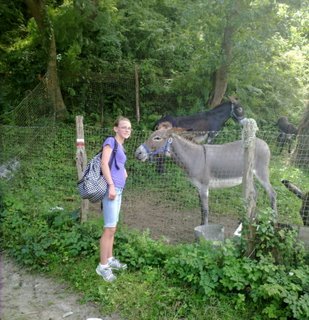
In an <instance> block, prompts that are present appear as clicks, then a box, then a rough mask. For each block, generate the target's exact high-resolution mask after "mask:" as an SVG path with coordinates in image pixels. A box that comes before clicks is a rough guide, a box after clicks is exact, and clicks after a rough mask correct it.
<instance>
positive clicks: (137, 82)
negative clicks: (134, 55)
mask: <svg viewBox="0 0 309 320" xmlns="http://www.w3.org/2000/svg"><path fill="white" fill-rule="evenodd" d="M135 112H136V121H137V123H139V122H140V120H141V115H140V106H139V77H138V65H137V64H136V65H135Z"/></svg>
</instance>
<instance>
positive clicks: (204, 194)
mask: <svg viewBox="0 0 309 320" xmlns="http://www.w3.org/2000/svg"><path fill="white" fill-rule="evenodd" d="M199 195H200V203H201V215H202V216H201V225H207V224H208V211H209V209H208V189H204V190H200V192H199Z"/></svg>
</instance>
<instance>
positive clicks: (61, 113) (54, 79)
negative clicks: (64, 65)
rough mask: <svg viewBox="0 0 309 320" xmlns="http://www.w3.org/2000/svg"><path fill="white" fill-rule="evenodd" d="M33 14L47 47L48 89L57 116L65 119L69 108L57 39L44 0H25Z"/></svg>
mask: <svg viewBox="0 0 309 320" xmlns="http://www.w3.org/2000/svg"><path fill="white" fill-rule="evenodd" d="M25 3H26V5H27V7H28V8H29V10H30V13H31V15H32V16H33V18H34V19H35V22H36V23H37V25H38V28H39V30H40V31H41V34H42V37H43V41H44V44H45V46H44V47H45V49H46V52H47V54H48V64H47V80H46V84H47V91H48V96H49V99H50V102H51V105H52V108H53V110H52V111H53V113H54V114H55V116H56V118H58V119H64V118H65V117H66V114H67V109H66V106H65V104H64V101H63V97H62V93H61V90H60V86H59V80H58V74H57V50H56V40H55V35H54V31H53V28H52V26H51V22H50V19H49V17H48V14H47V10H46V7H45V2H44V0H25Z"/></svg>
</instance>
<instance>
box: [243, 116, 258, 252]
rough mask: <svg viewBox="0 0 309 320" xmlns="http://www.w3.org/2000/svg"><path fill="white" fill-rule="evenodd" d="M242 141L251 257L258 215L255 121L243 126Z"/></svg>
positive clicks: (248, 250) (247, 120)
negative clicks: (254, 175)
mask: <svg viewBox="0 0 309 320" xmlns="http://www.w3.org/2000/svg"><path fill="white" fill-rule="evenodd" d="M243 126H244V128H243V130H242V140H243V148H244V174H243V195H244V199H245V209H246V213H247V217H248V219H249V225H248V230H247V232H248V233H247V237H248V245H247V252H246V255H247V256H251V255H252V253H253V252H254V242H255V229H254V228H253V227H252V223H253V221H254V219H255V215H256V197H255V189H254V181H253V165H254V156H255V140H256V136H255V133H256V131H257V130H258V127H257V125H256V122H255V120H254V119H246V120H245V123H244V124H243Z"/></svg>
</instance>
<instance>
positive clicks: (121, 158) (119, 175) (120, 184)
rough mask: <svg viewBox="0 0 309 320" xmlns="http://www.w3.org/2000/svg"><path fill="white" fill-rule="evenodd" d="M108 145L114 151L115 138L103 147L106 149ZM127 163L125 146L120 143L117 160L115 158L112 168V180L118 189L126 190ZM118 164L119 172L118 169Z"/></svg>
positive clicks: (106, 141)
mask: <svg viewBox="0 0 309 320" xmlns="http://www.w3.org/2000/svg"><path fill="white" fill-rule="evenodd" d="M106 145H109V146H110V147H111V148H112V149H114V146H115V138H113V137H108V138H107V139H106V140H105V141H104V142H103V146H102V147H104V146H106ZM115 160H116V161H115ZM126 161H127V156H126V154H125V152H124V149H123V146H122V145H121V144H120V143H118V149H117V153H116V155H115V158H114V160H113V163H112V166H111V175H112V179H113V182H114V185H115V187H117V188H124V186H125V184H126V175H125V163H126ZM116 162H117V165H118V168H119V170H118V169H117V168H116Z"/></svg>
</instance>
